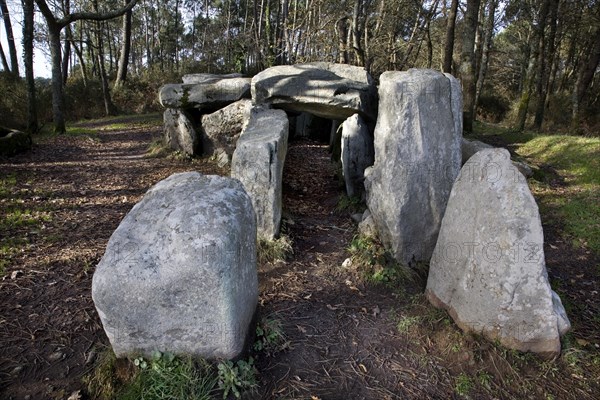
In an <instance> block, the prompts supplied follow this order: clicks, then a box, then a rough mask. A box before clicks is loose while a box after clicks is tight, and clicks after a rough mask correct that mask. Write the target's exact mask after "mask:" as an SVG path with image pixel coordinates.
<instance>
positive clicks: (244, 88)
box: [159, 74, 250, 110]
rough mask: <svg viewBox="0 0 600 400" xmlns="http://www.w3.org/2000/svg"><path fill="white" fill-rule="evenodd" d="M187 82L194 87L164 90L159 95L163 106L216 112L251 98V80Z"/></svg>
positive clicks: (175, 86) (219, 78)
mask: <svg viewBox="0 0 600 400" xmlns="http://www.w3.org/2000/svg"><path fill="white" fill-rule="evenodd" d="M203 75H204V74H203ZM186 81H187V82H192V83H183V84H181V83H179V84H167V85H165V86H163V87H162V88H161V89H160V92H159V101H160V104H162V106H163V107H165V108H178V109H184V110H187V109H197V110H217V109H219V108H221V107H224V106H226V105H228V104H231V103H233V102H236V101H238V100H240V99H243V98H250V78H242V77H239V76H234V77H231V76H227V75H225V76H219V75H215V76H213V77H206V76H204V77H194V76H187V77H186Z"/></svg>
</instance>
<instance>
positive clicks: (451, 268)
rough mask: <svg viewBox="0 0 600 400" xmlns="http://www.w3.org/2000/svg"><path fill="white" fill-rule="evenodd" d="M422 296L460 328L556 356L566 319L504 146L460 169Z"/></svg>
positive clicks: (535, 220) (528, 199)
mask: <svg viewBox="0 0 600 400" xmlns="http://www.w3.org/2000/svg"><path fill="white" fill-rule="evenodd" d="M426 295H427V297H428V299H429V300H430V301H431V302H432V303H433V304H434V305H435V306H437V307H443V308H445V309H446V310H448V312H449V313H450V315H451V316H452V318H453V319H454V321H455V322H456V324H457V325H458V326H460V327H461V328H462V329H463V330H465V331H469V332H475V333H477V334H482V335H484V336H486V337H487V338H489V339H491V340H496V339H497V340H499V341H500V343H502V344H503V345H505V346H507V347H509V348H512V349H516V350H520V351H533V352H537V353H542V354H543V355H546V356H551V357H552V356H557V355H559V354H560V335H562V334H564V333H566V332H567V331H568V329H569V328H570V324H569V320H568V318H567V316H566V313H565V310H564V308H563V306H562V304H561V302H560V298H559V297H558V295H556V293H554V292H553V291H552V290H551V288H550V285H549V283H548V275H547V272H546V266H545V259H544V233H543V231H542V224H541V222H540V215H539V212H538V207H537V204H536V203H535V200H534V198H533V196H532V195H531V192H530V191H529V188H528V186H527V181H526V180H525V178H524V177H523V175H522V174H520V173H519V172H518V171H517V168H516V167H514V165H513V164H512V163H511V161H510V154H509V153H508V151H506V150H504V149H486V150H481V151H479V152H477V153H476V154H475V155H473V156H472V157H471V158H470V159H469V161H467V163H466V164H465V165H464V166H463V168H462V170H461V172H460V175H459V177H458V179H457V180H456V183H455V185H454V187H453V188H452V193H451V195H450V199H449V200H448V206H447V208H446V214H445V215H444V219H443V222H442V227H441V230H440V234H439V238H438V241H437V245H436V247H435V251H434V254H433V257H432V259H431V265H430V269H429V277H428V281H427V289H426Z"/></svg>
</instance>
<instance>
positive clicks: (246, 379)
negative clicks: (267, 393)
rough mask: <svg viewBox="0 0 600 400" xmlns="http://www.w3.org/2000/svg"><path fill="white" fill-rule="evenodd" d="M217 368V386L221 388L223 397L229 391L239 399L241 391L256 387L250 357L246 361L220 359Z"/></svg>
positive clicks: (252, 363)
mask: <svg viewBox="0 0 600 400" xmlns="http://www.w3.org/2000/svg"><path fill="white" fill-rule="evenodd" d="M217 369H218V374H219V388H220V389H221V390H223V398H224V399H226V398H227V396H228V395H229V393H230V392H231V393H233V395H234V396H235V397H236V398H238V399H239V398H240V397H241V396H242V394H241V392H243V391H245V390H249V389H252V388H254V387H256V384H257V383H256V369H255V368H254V360H253V359H252V357H250V358H249V359H248V361H244V360H240V361H238V362H236V363H234V362H232V361H229V360H228V361H222V362H221V363H219V365H218V366H217Z"/></svg>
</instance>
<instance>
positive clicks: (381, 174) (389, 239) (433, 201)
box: [365, 69, 462, 265]
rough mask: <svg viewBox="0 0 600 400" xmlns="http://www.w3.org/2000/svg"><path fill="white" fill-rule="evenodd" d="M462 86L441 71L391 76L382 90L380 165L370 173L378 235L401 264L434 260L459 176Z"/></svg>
mask: <svg viewBox="0 0 600 400" xmlns="http://www.w3.org/2000/svg"><path fill="white" fill-rule="evenodd" d="M457 89H458V85H456V84H454V80H451V79H448V77H446V76H444V75H443V74H441V73H439V72H435V71H432V70H415V69H411V70H409V71H407V72H385V73H383V74H382V75H381V78H380V86H379V116H378V119H377V125H376V127H375V163H374V165H373V167H370V168H367V170H366V171H365V188H366V191H367V205H368V207H369V210H370V211H371V213H372V215H373V219H374V221H375V224H376V226H377V231H378V233H379V237H380V239H381V240H382V242H383V243H384V245H385V246H386V248H387V249H388V250H390V251H391V252H392V254H393V255H394V257H395V258H396V259H397V260H398V261H399V262H401V263H403V264H405V265H408V264H409V263H410V262H412V261H413V260H416V261H429V259H430V258H431V254H432V253H433V249H434V247H435V243H436V240H437V235H438V232H439V227H440V224H441V222H442V217H443V215H444V210H445V209H446V202H447V201H448V197H449V196H450V190H451V189H452V184H453V183H454V179H455V178H456V176H457V175H458V173H459V171H460V161H461V149H460V146H461V138H462V132H461V131H460V130H459V129H460V122H459V120H458V119H457V118H456V116H455V115H454V113H455V112H456V111H457V110H462V105H461V103H462V100H461V94H460V92H458V93H455V92H454V91H455V90H457Z"/></svg>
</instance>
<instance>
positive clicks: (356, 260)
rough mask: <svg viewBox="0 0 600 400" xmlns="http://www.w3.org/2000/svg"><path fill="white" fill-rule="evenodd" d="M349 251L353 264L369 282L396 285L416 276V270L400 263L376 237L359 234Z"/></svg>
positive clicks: (411, 279) (353, 240)
mask: <svg viewBox="0 0 600 400" xmlns="http://www.w3.org/2000/svg"><path fill="white" fill-rule="evenodd" d="M348 251H349V252H350V254H351V255H352V266H354V267H355V268H357V269H358V270H360V271H361V272H362V275H363V276H364V278H365V279H366V280H367V281H368V282H371V283H375V284H385V285H389V286H394V287H396V286H398V285H399V284H400V283H403V282H406V281H413V280H414V278H415V273H414V271H412V270H411V269H410V268H408V267H404V266H402V265H400V264H399V263H398V262H397V261H396V260H395V259H394V257H392V255H391V254H390V253H389V252H388V251H386V250H385V248H384V247H383V245H382V244H381V243H380V242H379V241H378V240H377V239H376V238H373V237H369V236H363V235H357V236H355V237H354V238H353V239H352V242H351V243H350V247H349V248H348Z"/></svg>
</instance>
